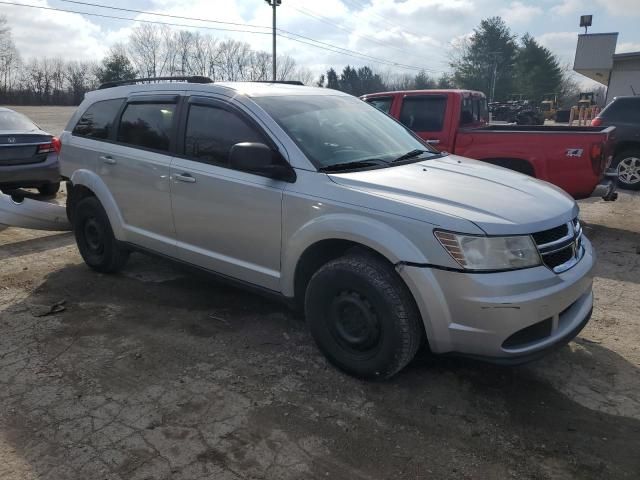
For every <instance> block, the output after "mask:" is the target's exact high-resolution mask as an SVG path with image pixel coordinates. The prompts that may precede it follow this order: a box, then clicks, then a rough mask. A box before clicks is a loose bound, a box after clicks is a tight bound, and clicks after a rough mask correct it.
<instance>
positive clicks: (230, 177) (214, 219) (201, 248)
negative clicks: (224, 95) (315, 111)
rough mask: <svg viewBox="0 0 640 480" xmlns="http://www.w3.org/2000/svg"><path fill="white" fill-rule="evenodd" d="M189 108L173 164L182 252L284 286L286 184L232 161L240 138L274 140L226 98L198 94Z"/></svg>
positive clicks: (225, 269) (201, 263)
mask: <svg viewBox="0 0 640 480" xmlns="http://www.w3.org/2000/svg"><path fill="white" fill-rule="evenodd" d="M184 106H185V109H184V110H183V114H182V119H181V122H180V133H179V147H178V154H177V156H176V158H175V160H174V161H173V164H172V165H171V178H172V185H171V196H172V204H173V218H174V222H175V227H176V235H177V240H178V244H177V245H178V256H179V258H180V259H182V260H184V261H186V262H188V263H192V264H195V265H198V266H201V267H205V268H207V269H209V270H213V271H215V272H218V273H222V274H224V275H227V276H230V277H233V278H235V279H239V280H243V281H246V282H250V283H252V284H255V285H259V286H262V287H265V288H268V289H270V290H275V291H278V290H279V289H280V241H281V210H282V194H283V190H284V187H285V185H286V183H285V182H282V181H279V180H274V179H271V178H267V177H264V176H260V175H256V174H253V173H250V172H244V171H239V170H235V169H232V168H230V167H229V162H228V154H229V151H230V149H231V147H232V146H233V145H235V144H236V143H240V142H260V143H266V144H269V142H270V140H269V139H268V137H267V135H266V134H265V133H264V132H263V131H262V129H261V128H260V127H259V126H258V125H257V124H255V123H254V122H253V121H252V120H251V119H250V118H249V117H247V116H246V115H245V114H244V113H243V112H242V111H240V110H239V109H236V108H235V107H234V106H231V105H230V104H229V103H227V102H226V101H221V100H216V99H213V98H209V97H197V96H193V97H191V98H190V100H189V101H188V102H186V103H185V105H184Z"/></svg>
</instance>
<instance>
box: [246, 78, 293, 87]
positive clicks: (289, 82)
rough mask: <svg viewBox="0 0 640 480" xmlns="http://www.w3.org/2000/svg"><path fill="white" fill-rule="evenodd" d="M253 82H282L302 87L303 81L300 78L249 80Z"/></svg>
mask: <svg viewBox="0 0 640 480" xmlns="http://www.w3.org/2000/svg"><path fill="white" fill-rule="evenodd" d="M250 81H252V82H254V83H283V84H285V85H302V86H303V87H304V83H302V82H301V81H300V80H250Z"/></svg>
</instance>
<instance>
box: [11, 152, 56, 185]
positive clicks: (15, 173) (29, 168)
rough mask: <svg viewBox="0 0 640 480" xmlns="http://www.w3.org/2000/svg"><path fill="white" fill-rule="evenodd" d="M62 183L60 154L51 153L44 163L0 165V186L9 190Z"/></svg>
mask: <svg viewBox="0 0 640 480" xmlns="http://www.w3.org/2000/svg"><path fill="white" fill-rule="evenodd" d="M59 181H60V164H59V162H58V154H57V153H50V154H49V155H47V158H46V159H45V161H44V162H38V163H27V164H23V165H0V186H1V187H4V188H5V189H8V188H22V187H25V188H29V187H39V186H41V185H43V184H45V183H55V182H59Z"/></svg>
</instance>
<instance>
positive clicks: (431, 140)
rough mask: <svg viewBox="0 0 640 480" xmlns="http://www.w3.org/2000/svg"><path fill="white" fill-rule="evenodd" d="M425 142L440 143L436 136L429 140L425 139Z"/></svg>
mask: <svg viewBox="0 0 640 480" xmlns="http://www.w3.org/2000/svg"><path fill="white" fill-rule="evenodd" d="M425 142H427V143H429V144H431V145H438V144H439V143H440V140H438V139H437V138H431V139H429V140H425Z"/></svg>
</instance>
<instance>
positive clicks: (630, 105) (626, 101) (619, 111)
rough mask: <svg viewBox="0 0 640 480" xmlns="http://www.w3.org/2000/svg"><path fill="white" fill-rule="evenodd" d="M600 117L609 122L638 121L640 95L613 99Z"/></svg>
mask: <svg viewBox="0 0 640 480" xmlns="http://www.w3.org/2000/svg"><path fill="white" fill-rule="evenodd" d="M601 117H602V118H604V119H605V120H608V121H610V122H630V123H640V97H639V98H621V99H619V100H614V101H613V102H612V103H611V104H610V105H609V106H608V107H606V108H605V109H604V110H603V111H602V114H601Z"/></svg>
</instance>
